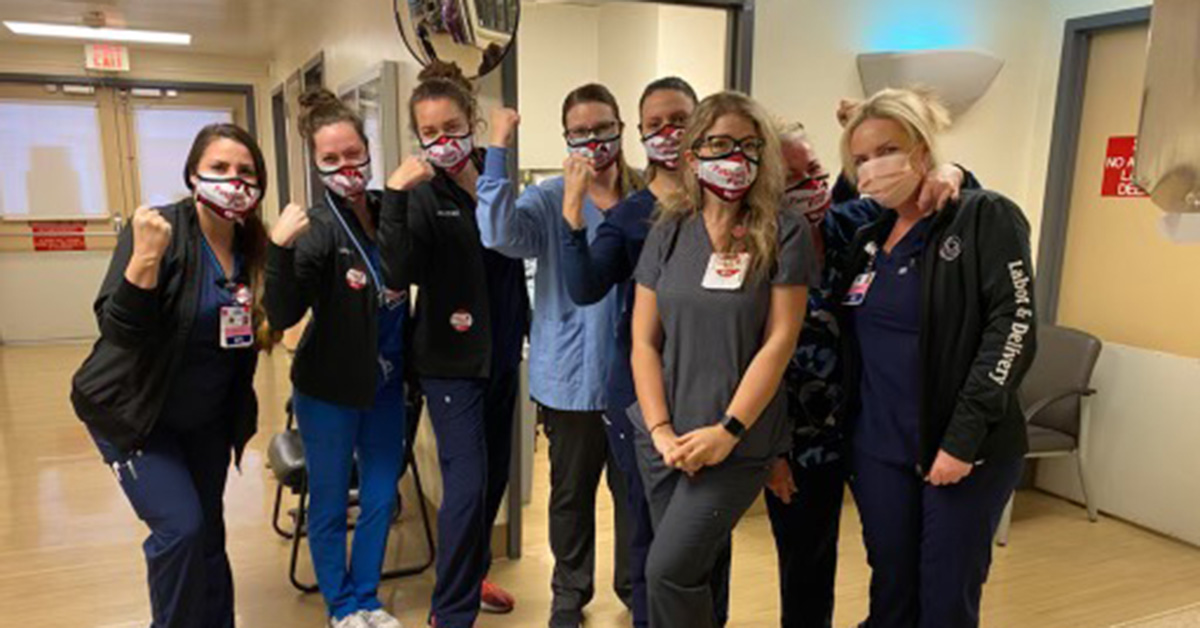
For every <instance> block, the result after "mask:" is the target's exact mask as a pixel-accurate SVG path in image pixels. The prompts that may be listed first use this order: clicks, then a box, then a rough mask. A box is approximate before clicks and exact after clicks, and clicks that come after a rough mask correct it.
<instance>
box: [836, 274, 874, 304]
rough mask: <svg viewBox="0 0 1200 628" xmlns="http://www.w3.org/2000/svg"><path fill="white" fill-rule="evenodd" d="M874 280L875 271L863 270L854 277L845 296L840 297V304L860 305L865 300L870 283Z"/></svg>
mask: <svg viewBox="0 0 1200 628" xmlns="http://www.w3.org/2000/svg"><path fill="white" fill-rule="evenodd" d="M873 281H875V271H873V270H872V271H870V272H865V273H863V274H861V275H859V276H857V277H855V278H854V283H853V284H851V285H850V291H849V292H847V293H846V298H844V299H842V305H849V306H851V307H857V306H859V305H862V304H863V302H864V301H866V300H867V291H868V290H870V289H871V283H872V282H873Z"/></svg>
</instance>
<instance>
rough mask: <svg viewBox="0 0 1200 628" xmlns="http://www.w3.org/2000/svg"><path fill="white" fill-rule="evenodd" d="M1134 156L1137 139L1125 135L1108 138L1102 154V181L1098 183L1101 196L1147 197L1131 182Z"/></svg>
mask: <svg viewBox="0 0 1200 628" xmlns="http://www.w3.org/2000/svg"><path fill="white" fill-rule="evenodd" d="M1136 155H1137V137H1135V136H1132V135H1126V136H1113V137H1110V138H1108V149H1107V150H1106V151H1105V154H1104V179H1103V180H1102V181H1101V183H1100V195H1101V196H1117V197H1139V196H1149V195H1148V194H1146V192H1145V191H1143V190H1142V188H1140V187H1138V184H1137V183H1135V182H1134V180H1133V173H1134V163H1135V160H1136Z"/></svg>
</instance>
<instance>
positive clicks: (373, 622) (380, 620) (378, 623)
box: [358, 608, 404, 628]
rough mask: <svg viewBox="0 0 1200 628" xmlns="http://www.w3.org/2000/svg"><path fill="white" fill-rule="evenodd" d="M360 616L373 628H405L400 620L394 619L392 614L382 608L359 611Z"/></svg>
mask: <svg viewBox="0 0 1200 628" xmlns="http://www.w3.org/2000/svg"><path fill="white" fill-rule="evenodd" d="M358 614H359V616H360V617H362V618H363V620H364V621H366V622H367V625H368V626H370V627H371V628H404V625H403V624H401V623H400V620H399V619H396V618H395V617H392V615H391V613H389V612H387V611H385V610H383V609H382V608H380V609H377V610H373V611H359V612H358Z"/></svg>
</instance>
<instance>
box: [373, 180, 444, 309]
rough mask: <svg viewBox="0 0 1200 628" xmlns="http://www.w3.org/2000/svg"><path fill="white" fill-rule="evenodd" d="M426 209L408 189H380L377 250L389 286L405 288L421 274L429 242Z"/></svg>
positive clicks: (428, 252) (427, 253) (418, 278)
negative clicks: (380, 208)
mask: <svg viewBox="0 0 1200 628" xmlns="http://www.w3.org/2000/svg"><path fill="white" fill-rule="evenodd" d="M429 234H430V229H429V223H428V219H427V214H426V212H424V211H422V208H421V207H420V206H419V201H418V197H417V196H416V195H414V194H413V193H412V192H401V191H399V190H391V189H388V190H384V193H383V210H382V211H381V212H380V214H379V253H380V258H381V260H382V261H383V281H384V283H385V284H387V286H388V287H389V288H391V289H392V290H408V287H409V286H410V285H412V284H420V283H421V282H422V281H424V278H425V271H424V268H425V265H426V264H427V263H428V260H429V255H430V251H431V250H432V249H431V246H432V242H431V241H430V235H429Z"/></svg>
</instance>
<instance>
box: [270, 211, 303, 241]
mask: <svg viewBox="0 0 1200 628" xmlns="http://www.w3.org/2000/svg"><path fill="white" fill-rule="evenodd" d="M308 228H309V222H308V211H307V210H305V209H304V208H303V207H301V206H299V205H297V204H295V203H288V206H287V207H285V208H283V213H281V214H279V220H278V221H276V223H275V228H274V229H271V241H272V242H274V243H275V245H276V246H282V247H283V248H285V249H290V248H292V245H294V244H295V243H296V239H297V238H299V237H300V236H302V235H304V232H305V231H308Z"/></svg>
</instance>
